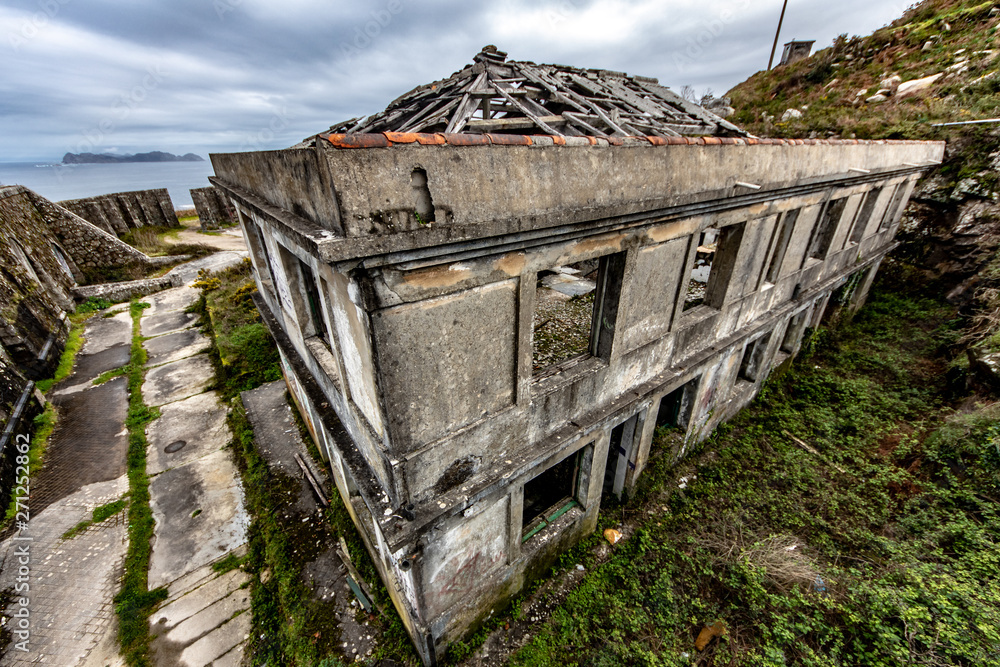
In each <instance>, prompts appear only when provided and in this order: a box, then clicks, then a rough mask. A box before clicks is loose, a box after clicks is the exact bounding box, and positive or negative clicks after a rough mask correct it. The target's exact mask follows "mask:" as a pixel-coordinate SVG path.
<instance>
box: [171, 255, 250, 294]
mask: <svg viewBox="0 0 1000 667" xmlns="http://www.w3.org/2000/svg"><path fill="white" fill-rule="evenodd" d="M247 257H249V254H248V253H247V252H245V251H244V252H241V251H236V250H225V251H223V252H217V253H215V254H213V255H207V256H205V257H200V258H198V259H196V260H193V261H191V262H187V263H186V264H181V265H180V266H178V267H176V268H173V269H171V270H170V271H169V272H167V275H168V276H170V280H171V281H172V282H173V285H174V287H181V286H183V285H189V284H190V283H192V282H194V281H195V280H197V279H198V272H199V271H201V270H202V269H205V270H207V271H221V270H222V269H225V268H226V267H229V266H232V265H233V264H236V263H238V262H241V261H243V260H244V259H246V258H247Z"/></svg>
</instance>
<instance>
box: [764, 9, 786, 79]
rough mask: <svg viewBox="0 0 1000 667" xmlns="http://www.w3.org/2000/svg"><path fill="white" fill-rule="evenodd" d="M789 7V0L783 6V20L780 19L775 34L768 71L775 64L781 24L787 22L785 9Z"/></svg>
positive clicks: (768, 61) (768, 60)
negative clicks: (775, 52)
mask: <svg viewBox="0 0 1000 667" xmlns="http://www.w3.org/2000/svg"><path fill="white" fill-rule="evenodd" d="M787 7H788V0H785V2H784V3H782V5H781V18H779V19H778V30H777V32H775V33H774V45H773V46H772V47H771V57H770V58H768V59H767V70H768V71H771V65H773V64H774V51H775V50H776V49H777V48H778V36H779V35H780V34H781V24H782V23H784V21H785V9H786V8H787Z"/></svg>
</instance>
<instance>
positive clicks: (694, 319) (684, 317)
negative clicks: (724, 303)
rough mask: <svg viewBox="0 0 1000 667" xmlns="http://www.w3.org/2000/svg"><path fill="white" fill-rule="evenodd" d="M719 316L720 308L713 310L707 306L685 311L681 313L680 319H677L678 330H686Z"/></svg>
mask: <svg viewBox="0 0 1000 667" xmlns="http://www.w3.org/2000/svg"><path fill="white" fill-rule="evenodd" d="M718 314H719V309H718V308H713V307H712V306H706V305H704V304H702V305H700V306H695V307H694V308H691V309H690V310H685V311H684V312H683V313H681V315H680V317H678V318H677V327H676V328H677V329H686V328H687V327H689V326H692V325H694V324H697V323H699V322H703V321H704V320H707V319H709V318H710V317H714V316H715V315H718Z"/></svg>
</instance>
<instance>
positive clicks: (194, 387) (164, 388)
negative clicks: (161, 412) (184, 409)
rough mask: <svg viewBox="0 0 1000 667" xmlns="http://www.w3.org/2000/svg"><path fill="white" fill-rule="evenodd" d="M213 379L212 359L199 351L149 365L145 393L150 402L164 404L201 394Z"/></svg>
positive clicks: (143, 384) (144, 385) (144, 386)
mask: <svg viewBox="0 0 1000 667" xmlns="http://www.w3.org/2000/svg"><path fill="white" fill-rule="evenodd" d="M213 382H215V369H214V368H213V367H212V360H211V359H209V358H208V356H207V355H204V354H199V355H196V356H194V357H188V358H187V359H181V360H180V361H172V362H170V363H169V364H164V365H162V366H157V367H156V368H153V369H150V370H149V371H148V372H147V373H146V381H145V382H143V383H142V395H143V398H145V400H146V404H147V405H165V404H167V403H171V402H173V401H179V400H181V399H182V398H187V397H189V396H194V395H195V394H200V393H201V392H203V391H205V390H206V389H208V387H209V386H211V384H212V383H213Z"/></svg>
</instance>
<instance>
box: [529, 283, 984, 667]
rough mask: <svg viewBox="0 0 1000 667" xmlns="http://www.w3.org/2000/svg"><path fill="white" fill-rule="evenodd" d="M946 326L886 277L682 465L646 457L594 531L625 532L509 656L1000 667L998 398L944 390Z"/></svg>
mask: <svg viewBox="0 0 1000 667" xmlns="http://www.w3.org/2000/svg"><path fill="white" fill-rule="evenodd" d="M954 317H955V313H954V310H953V309H952V308H951V307H949V306H947V305H946V304H942V303H941V302H939V301H936V300H934V299H931V298H928V297H925V296H921V295H919V294H903V293H901V289H900V287H899V286H898V285H893V286H892V287H891V288H889V287H888V286H887V285H885V283H883V284H882V286H881V288H880V289H877V290H876V292H875V293H874V294H873V296H872V299H871V302H870V303H869V304H868V306H866V307H865V308H864V309H863V310H862V311H861V313H860V314H859V315H858V316H857V317H856V318H855V319H854V321H853V322H851V323H849V324H847V325H845V326H843V327H841V328H839V329H836V330H820V331H818V332H816V333H815V334H814V335H813V336H812V337H811V340H810V343H809V345H808V348H807V349H806V350H805V352H804V353H803V354H802V355H801V356H800V357H799V358H798V359H797V360H796V361H795V363H794V364H792V365H791V366H790V367H788V368H787V369H784V371H783V372H779V373H777V374H775V375H773V376H772V378H771V379H770V380H769V381H768V383H767V385H766V386H765V388H764V390H763V391H762V393H761V394H760V396H759V397H758V398H757V400H756V401H755V402H754V403H753V404H752V405H751V406H750V407H748V408H747V409H746V410H744V411H743V412H742V413H741V414H740V415H738V416H737V417H736V418H735V419H734V420H733V421H732V422H730V423H728V424H726V425H724V426H722V427H721V428H719V429H717V431H716V432H715V433H714V434H713V436H712V437H711V438H710V439H709V440H708V441H706V442H704V443H703V444H702V445H700V446H699V448H698V450H697V452H696V453H695V455H694V456H693V457H692V458H691V459H689V461H688V462H687V463H685V464H682V468H681V469H679V470H671V469H669V468H668V466H667V465H666V459H667V457H658V456H657V455H656V454H657V452H655V451H654V456H653V458H652V462H651V467H650V469H648V470H647V471H646V473H645V475H644V480H643V485H642V488H641V490H640V492H639V493H638V495H637V496H636V497H635V498H633V499H632V500H631V501H630V502H628V503H627V504H626V505H625V506H624V509H623V510H622V509H619V510H616V511H615V512H605V513H604V514H603V515H602V519H601V521H602V525H601V528H604V527H609V526H612V527H613V526H615V525H618V524H619V523H620V522H621V520H622V518H623V517H624V518H625V520H631V521H634V522H636V525H637V529H636V530H635V532H634V533H633V534H632V535H631V537H630V538H629V539H628V540H626V541H624V542H622V543H619V545H617V546H616V547H614V549H613V550H612V554H611V556H610V558H608V559H607V560H606V561H603V562H601V563H596V562H595V561H594V560H593V558H592V557H591V556H590V555H589V554H590V553H591V552H590V551H588V550H587V549H582V550H577V552H576V553H573V554H571V555H570V556H569V557H568V558H569V559H568V560H567V559H564V561H565V562H567V563H572V562H582V563H583V564H584V565H585V566H587V568H588V572H587V575H586V577H585V578H584V580H583V583H582V584H581V585H580V586H579V587H578V588H577V589H576V590H575V591H574V592H572V593H571V594H570V595H569V596H568V597H567V598H566V600H565V601H564V602H563V603H562V604H561V605H559V606H558V607H557V609H556V611H555V612H554V613H553V616H552V618H551V620H550V622H549V623H548V624H547V625H546V626H545V627H544V628H541V629H540V631H539V632H538V634H537V635H536V636H535V637H534V638H533V640H532V641H531V642H530V643H529V644H528V645H527V646H526V647H525V648H524V649H522V650H521V651H520V653H518V654H517V655H516V656H514V658H513V660H512V661H511V664H515V665H569V664H586V665H595V666H596V665H623V664H629V665H692V664H698V665H786V664H789V665H790V664H796V665H887V666H888V665H903V664H914V665H995V664H1000V551H998V550H997V541H998V539H1000V516H998V513H997V509H998V505H997V503H998V499H1000V422H998V417H1000V404H997V403H996V402H994V401H992V400H990V399H987V398H983V399H979V400H977V399H976V398H975V397H972V396H964V395H962V392H961V391H956V387H955V386H954V385H953V384H952V383H950V382H949V380H948V379H946V373H945V369H946V366H947V362H948V360H949V354H950V352H951V351H952V349H953V346H954V343H955V341H956V338H957V337H958V332H957V330H956V321H955V320H954V319H953V318H954ZM794 439H798V440H800V441H802V442H804V443H806V444H807V445H809V446H811V447H812V448H814V449H815V450H817V451H818V454H814V453H810V452H809V451H807V450H806V449H804V448H803V447H801V446H800V445H799V444H796V443H795V441H794ZM682 472H683V473H684V475H685V476H686V477H688V480H687V484H686V485H684V488H679V486H680V485H678V484H677V482H676V479H677V477H678V476H679V475H680V474H681V473H682ZM712 623H718V625H716V628H725V631H724V634H722V635H721V636H719V637H717V638H715V639H713V640H712V641H711V642H710V643H709V644H708V646H707V648H706V649H705V650H704V652H699V651H698V650H696V648H695V640H696V638H697V636H698V635H699V633H700V632H701V630H702V629H703V628H704V627H705V626H706V625H708V624H712Z"/></svg>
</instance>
